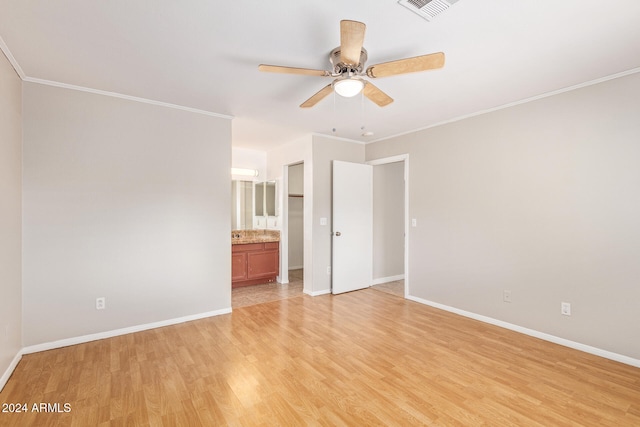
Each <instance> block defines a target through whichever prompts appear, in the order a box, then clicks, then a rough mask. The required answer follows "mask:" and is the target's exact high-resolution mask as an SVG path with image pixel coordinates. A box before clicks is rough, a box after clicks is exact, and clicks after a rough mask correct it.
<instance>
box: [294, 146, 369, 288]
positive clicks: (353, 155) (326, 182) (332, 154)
mask: <svg viewBox="0 0 640 427" xmlns="http://www.w3.org/2000/svg"><path fill="white" fill-rule="evenodd" d="M364 147H365V146H364V145H363V144H359V143H354V142H349V141H345V140H340V139H334V138H329V137H322V136H314V137H313V211H312V222H313V279H312V280H313V292H314V294H317V293H320V292H329V291H330V290H331V276H330V275H328V274H327V267H328V266H330V265H331V241H332V237H331V231H332V221H331V218H332V207H333V206H332V190H331V189H332V182H333V180H332V176H333V160H342V161H345V162H354V163H364V160H365V148H364ZM305 166H306V163H305ZM305 169H306V168H305ZM305 178H306V176H305ZM305 199H306V193H305ZM320 218H327V225H320ZM305 255H306V252H305Z"/></svg>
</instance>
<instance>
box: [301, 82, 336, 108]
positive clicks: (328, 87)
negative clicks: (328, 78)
mask: <svg viewBox="0 0 640 427" xmlns="http://www.w3.org/2000/svg"><path fill="white" fill-rule="evenodd" d="M331 92H333V88H332V87H331V85H330V84H328V85H326V86H325V87H323V88H322V89H320V90H319V91H318V92H316V93H315V95H313V96H312V97H311V98H309V99H307V100H306V101H304V102H303V103H302V104H300V108H310V107H313V106H314V105H316V104H317V103H318V102H320V101H322V100H323V99H324V98H325V97H326V96H327V95H329V94H330V93H331Z"/></svg>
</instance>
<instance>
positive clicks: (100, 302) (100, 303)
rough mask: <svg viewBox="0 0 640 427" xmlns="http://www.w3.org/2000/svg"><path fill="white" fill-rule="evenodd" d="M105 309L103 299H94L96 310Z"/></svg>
mask: <svg viewBox="0 0 640 427" xmlns="http://www.w3.org/2000/svg"><path fill="white" fill-rule="evenodd" d="M105 308H106V300H105V298H104V297H100V298H96V310H104V309H105Z"/></svg>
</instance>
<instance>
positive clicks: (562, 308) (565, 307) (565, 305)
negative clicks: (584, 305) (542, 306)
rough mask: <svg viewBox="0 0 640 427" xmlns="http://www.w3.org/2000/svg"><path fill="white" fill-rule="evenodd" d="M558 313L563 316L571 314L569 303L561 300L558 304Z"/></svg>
mask: <svg viewBox="0 0 640 427" xmlns="http://www.w3.org/2000/svg"><path fill="white" fill-rule="evenodd" d="M560 313H562V314H563V315H565V316H571V303H568V302H563V303H561V304H560Z"/></svg>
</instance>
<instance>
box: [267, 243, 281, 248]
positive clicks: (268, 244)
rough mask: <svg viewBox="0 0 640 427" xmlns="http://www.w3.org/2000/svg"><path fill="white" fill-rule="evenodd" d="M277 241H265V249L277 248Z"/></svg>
mask: <svg viewBox="0 0 640 427" xmlns="http://www.w3.org/2000/svg"><path fill="white" fill-rule="evenodd" d="M279 244H280V243H279V242H267V243H265V244H264V248H265V249H278V245H279Z"/></svg>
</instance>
